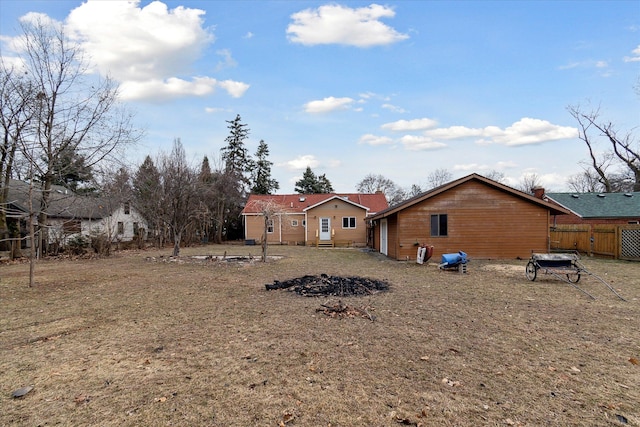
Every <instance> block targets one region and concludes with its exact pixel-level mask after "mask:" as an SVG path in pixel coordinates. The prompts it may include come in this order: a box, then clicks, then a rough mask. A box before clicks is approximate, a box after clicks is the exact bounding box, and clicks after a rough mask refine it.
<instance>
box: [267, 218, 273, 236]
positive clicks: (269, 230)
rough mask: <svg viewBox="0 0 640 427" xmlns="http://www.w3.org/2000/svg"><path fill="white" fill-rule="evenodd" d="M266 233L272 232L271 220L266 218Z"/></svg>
mask: <svg viewBox="0 0 640 427" xmlns="http://www.w3.org/2000/svg"><path fill="white" fill-rule="evenodd" d="M267 233H273V220H272V219H268V220H267Z"/></svg>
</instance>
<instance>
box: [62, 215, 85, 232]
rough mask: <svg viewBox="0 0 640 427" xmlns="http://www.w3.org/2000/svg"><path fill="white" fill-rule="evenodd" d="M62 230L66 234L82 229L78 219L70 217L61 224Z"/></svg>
mask: <svg viewBox="0 0 640 427" xmlns="http://www.w3.org/2000/svg"><path fill="white" fill-rule="evenodd" d="M62 230H63V231H64V232H65V233H67V234H75V233H80V232H81V231H82V223H81V222H80V220H79V219H71V220H69V221H65V222H64V223H63V224H62Z"/></svg>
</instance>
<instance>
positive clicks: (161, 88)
mask: <svg viewBox="0 0 640 427" xmlns="http://www.w3.org/2000/svg"><path fill="white" fill-rule="evenodd" d="M216 87H221V88H222V89H225V90H226V91H227V92H229V94H230V95H231V96H233V97H234V98H237V97H239V96H242V93H244V91H245V90H246V89H247V88H248V86H247V85H245V84H244V83H239V82H232V81H229V80H225V81H222V82H220V81H217V80H216V79H213V78H211V77H194V78H193V79H192V80H191V81H187V80H183V79H179V78H177V77H170V78H168V79H166V80H160V79H153V80H146V81H135V80H129V81H125V82H123V83H121V85H120V91H121V97H122V99H124V100H129V101H131V100H139V99H146V100H151V101H164V100H168V99H173V98H179V97H182V96H205V95H209V94H212V93H213V92H214V91H215V89H216Z"/></svg>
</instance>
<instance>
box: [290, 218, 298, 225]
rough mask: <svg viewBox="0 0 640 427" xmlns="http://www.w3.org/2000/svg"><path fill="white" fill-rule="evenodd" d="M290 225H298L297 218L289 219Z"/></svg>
mask: <svg viewBox="0 0 640 427" xmlns="http://www.w3.org/2000/svg"><path fill="white" fill-rule="evenodd" d="M291 226H292V227H297V226H298V220H297V219H292V220H291Z"/></svg>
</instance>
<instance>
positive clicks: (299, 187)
mask: <svg viewBox="0 0 640 427" xmlns="http://www.w3.org/2000/svg"><path fill="white" fill-rule="evenodd" d="M295 191H296V192H297V193H300V194H321V193H333V186H332V185H331V182H330V181H329V180H328V179H327V177H326V175H325V174H322V175H320V176H316V174H315V173H313V171H312V170H311V167H310V166H307V169H306V170H305V171H304V174H302V179H300V180H298V181H297V182H296V187H295Z"/></svg>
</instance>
